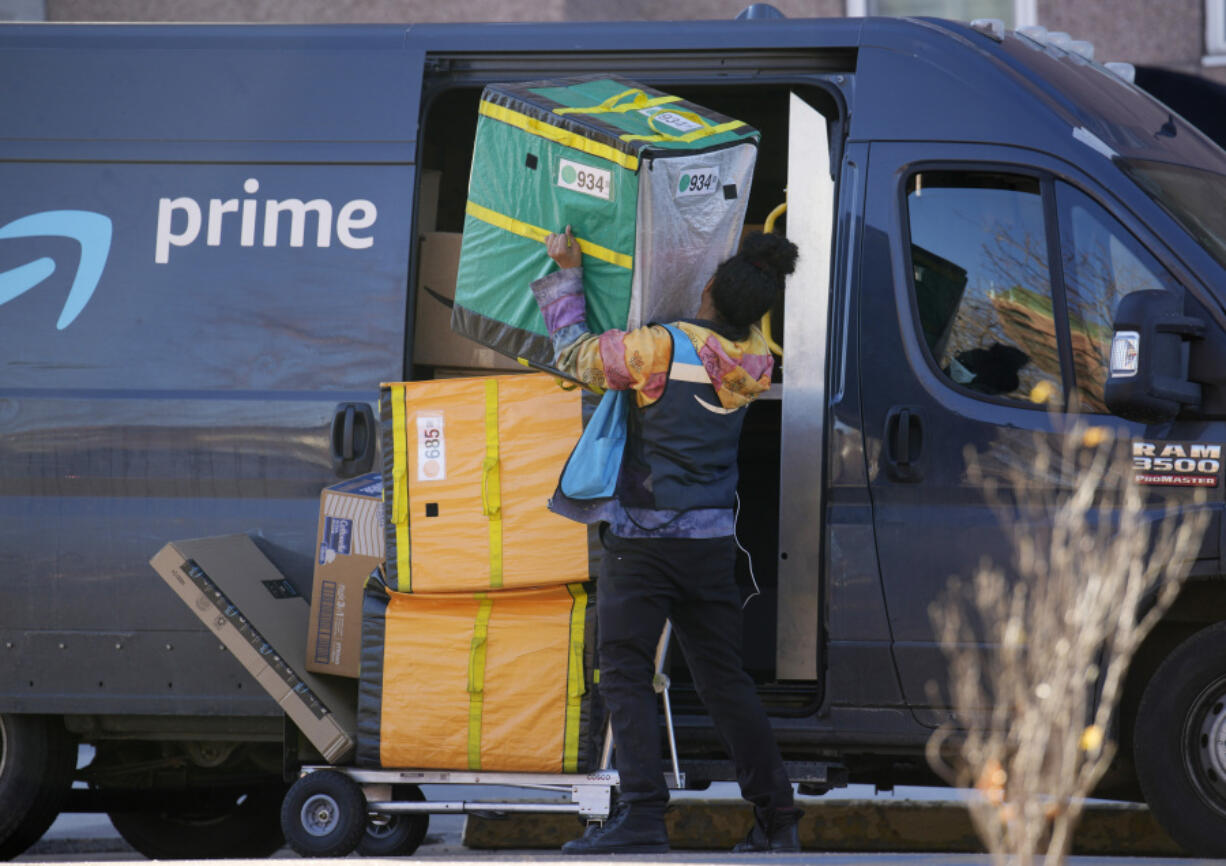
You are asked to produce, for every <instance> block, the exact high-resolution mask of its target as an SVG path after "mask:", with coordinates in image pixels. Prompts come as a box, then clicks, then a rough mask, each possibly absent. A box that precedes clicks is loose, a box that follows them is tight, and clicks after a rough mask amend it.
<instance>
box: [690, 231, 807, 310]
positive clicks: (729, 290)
mask: <svg viewBox="0 0 1226 866" xmlns="http://www.w3.org/2000/svg"><path fill="white" fill-rule="evenodd" d="M796 254H797V250H796V244H794V243H792V242H791V241H789V240H788V239H787V238H785V237H784V236H783V235H776V234H763V233H762V232H754V233H753V234H751V235H746V237H745V240H743V241H742V242H741V251H740V252H739V253H737V254H736V255H735V256H733V257H732V258H730V259H728V260H726V261H724V262H723V263H721V264H720V266H719V267H718V268H716V269H715V277H714V278H713V280H712V283H711V300H712V301H713V302H714V304H715V309H716V310H717V311H719V315H720V317H721V318H722V319H723V320H724V321H725V322H727V323H728V324H730V325H734V326H736V327H738V328H743V327H746V326H748V325H751V324H753V323H754V322H756V321H758V320H759V319H761V318H762V317H763V316H764V315H766V311H767V310H769V309H770V308H771V307H772V306H774V303H775V298H776V296H778V294H779V290H780V289H782V288H783V278H784V277H786V276H787V275H788V274H790V273H792V271H794V270H795V269H796Z"/></svg>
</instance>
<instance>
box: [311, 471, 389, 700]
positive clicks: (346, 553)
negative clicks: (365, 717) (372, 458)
mask: <svg viewBox="0 0 1226 866" xmlns="http://www.w3.org/2000/svg"><path fill="white" fill-rule="evenodd" d="M383 536H384V529H383V483H382V478H381V476H380V475H379V474H378V473H371V474H369V475H363V476H360V477H358V478H350V479H348V480H347V481H342V482H341V483H339V484H334V485H332V486H331V487H328V488H326V489H325V490H324V491H323V493H322V494H320V500H319V536H318V539H317V543H316V549H317V550H318V556H317V557H316V560H315V579H314V588H313V590H312V593H311V618H310V625H309V628H308V634H307V660H306V664H307V670H310V671H315V672H316V673H324V674H336V675H337V676H344V677H356V676H357V675H358V670H359V661H360V655H361V647H362V634H361V632H362V626H361V609H362V602H361V599H362V584H363V583H365V581H366V576H367V575H368V574H370V572H371V571H372V570H373V569H374V568H375V566H377V565H379V564H380V563H381V562H382V561H383Z"/></svg>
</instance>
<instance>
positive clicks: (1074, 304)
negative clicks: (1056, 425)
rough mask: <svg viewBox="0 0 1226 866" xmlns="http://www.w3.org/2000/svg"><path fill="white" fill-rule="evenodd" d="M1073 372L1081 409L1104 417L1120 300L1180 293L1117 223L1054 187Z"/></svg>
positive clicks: (1078, 195) (1083, 198)
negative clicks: (1142, 294) (1132, 295)
mask: <svg viewBox="0 0 1226 866" xmlns="http://www.w3.org/2000/svg"><path fill="white" fill-rule="evenodd" d="M1056 201H1057V203H1058V205H1059V210H1060V248H1061V260H1062V262H1063V265H1064V286H1065V291H1066V295H1067V298H1068V318H1069V336H1070V338H1071V342H1072V349H1073V370H1074V374H1075V375H1076V379H1077V391H1078V396H1079V397H1080V401H1081V407H1082V408H1083V409H1086V410H1088V411H1091V412H1107V411H1108V410H1107V406H1106V403H1104V402H1103V386H1104V385H1105V384H1106V382H1107V361H1108V358H1109V356H1110V352H1111V336H1112V331H1113V324H1112V323H1113V322H1114V320H1115V312H1116V310H1117V309H1118V307H1119V303H1120V299H1121V298H1123V297H1124V296H1125V295H1127V294H1129V293H1131V292H1139V291H1144V290H1153V289H1159V290H1165V291H1170V292H1178V291H1181V289H1180V287H1179V284H1178V283H1177V282H1176V281H1175V279H1174V278H1173V277H1172V276H1171V275H1170V274H1169V273H1167V271H1166V269H1164V268H1163V267H1162V266H1161V265H1160V264H1158V262H1157V260H1156V259H1154V257H1153V256H1152V255H1150V254H1149V252H1147V251H1146V250H1145V249H1144V248H1143V247H1142V246H1141V245H1140V244H1139V243H1138V242H1137V240H1136V239H1135V238H1134V237H1133V236H1132V235H1131V234H1129V233H1128V231H1127V230H1126V229H1125V228H1124V227H1123V226H1122V225H1120V223H1119V222H1118V221H1117V220H1116V219H1115V218H1114V217H1113V216H1111V215H1110V214H1108V213H1107V212H1106V211H1105V210H1103V208H1102V207H1101V206H1100V205H1098V204H1097V203H1096V202H1094V201H1093V200H1092V199H1091V198H1090V197H1089V196H1087V195H1086V194H1085V193H1083V192H1081V191H1080V190H1077V189H1074V188H1073V187H1071V186H1068V185H1067V184H1064V183H1057V184H1056Z"/></svg>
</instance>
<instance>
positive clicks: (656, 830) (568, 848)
mask: <svg viewBox="0 0 1226 866" xmlns="http://www.w3.org/2000/svg"><path fill="white" fill-rule="evenodd" d="M562 853H563V854H667V853H668V828H667V827H666V826H665V824H664V810H663V809H660V808H657V807H654V806H649V807H643V806H640V807H638V808H635V807H634V805H633V804H621V805H619V806H618V808H617V811H616V812H614V813H613V815H612V817H610V818H609V820H608V821H605V823H604V824H603V825H600V824H589V825H588V828H587V831H586V832H585V833H584V834H583V835H582V836H580V837H579V838H578V839H572V840H571V841H569V842H567V843H566V844H565V845H563V846H562Z"/></svg>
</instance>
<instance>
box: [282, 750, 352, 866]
mask: <svg viewBox="0 0 1226 866" xmlns="http://www.w3.org/2000/svg"><path fill="white" fill-rule="evenodd" d="M281 830H282V832H284V833H285V840H286V841H287V842H289V845H290V847H291V848H293V849H294V850H295V851H296V852H298V853H299V854H301V855H302V856H303V857H347V856H348V855H349V854H351V853H353V851H354V850H355V849H356V848H357V847H358V842H360V841H361V839H362V834H363V833H365V832H366V797H365V795H364V794H363V793H362V789H361V788H360V787H359V786H358V783H357V782H355V781H353V779H350V778H349V777H348V776H346V775H344V774H343V773H337V772H334V771H332V770H319V771H316V772H314V773H308V774H307V775H305V776H303V777H302V778H301V779H299V780H298V781H297V782H295V783H294V784H293V787H291V788H290V789H289V793H288V794H286V795H285V800H284V801H283V802H282V803H281Z"/></svg>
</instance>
